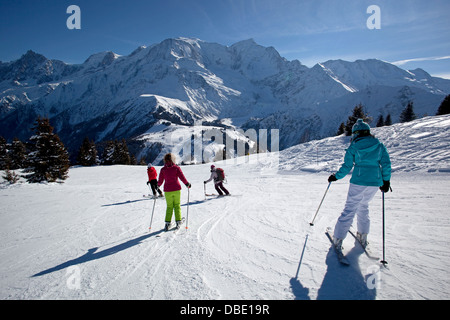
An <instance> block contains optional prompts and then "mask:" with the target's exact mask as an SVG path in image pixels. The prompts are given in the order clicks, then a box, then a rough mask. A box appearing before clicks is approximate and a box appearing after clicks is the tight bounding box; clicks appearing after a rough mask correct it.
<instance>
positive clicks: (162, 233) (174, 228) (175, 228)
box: [156, 218, 186, 238]
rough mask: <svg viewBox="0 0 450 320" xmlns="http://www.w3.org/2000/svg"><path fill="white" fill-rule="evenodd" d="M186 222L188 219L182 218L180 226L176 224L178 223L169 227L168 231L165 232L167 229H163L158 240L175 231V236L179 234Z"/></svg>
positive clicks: (172, 223)
mask: <svg viewBox="0 0 450 320" xmlns="http://www.w3.org/2000/svg"><path fill="white" fill-rule="evenodd" d="M185 221H186V218H182V219H181V223H180V224H179V225H177V224H176V222H171V223H170V225H169V228H168V229H167V230H165V228H163V229H162V230H161V231H162V232H161V233H160V234H158V235H157V236H156V237H157V238H161V237H162V236H163V235H164V234H166V233H168V232H171V231H173V232H174V233H175V234H176V233H178V230H180V229H181V225H182V224H184V222H185Z"/></svg>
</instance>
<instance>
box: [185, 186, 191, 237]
mask: <svg viewBox="0 0 450 320" xmlns="http://www.w3.org/2000/svg"><path fill="white" fill-rule="evenodd" d="M189 191H190V188H188V203H187V213H186V230H187V229H188V223H189Z"/></svg>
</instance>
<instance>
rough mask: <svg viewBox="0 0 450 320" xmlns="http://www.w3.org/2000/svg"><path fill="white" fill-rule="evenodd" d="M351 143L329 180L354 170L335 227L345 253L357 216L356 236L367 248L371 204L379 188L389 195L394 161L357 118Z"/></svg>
mask: <svg viewBox="0 0 450 320" xmlns="http://www.w3.org/2000/svg"><path fill="white" fill-rule="evenodd" d="M352 134H353V138H352V142H351V144H350V146H349V148H348V149H347V151H346V153H345V158H344V163H343V164H342V166H341V168H340V169H339V170H338V172H336V174H332V175H331V176H330V177H329V178H328V182H333V181H336V180H338V179H342V178H344V177H345V176H346V175H347V174H348V173H349V172H350V171H351V169H352V168H353V174H352V178H351V179H350V186H349V189H348V194H347V202H346V203H345V207H344V210H343V212H342V213H341V215H340V217H339V219H338V220H337V223H336V226H335V228H334V236H333V242H334V244H335V246H336V248H337V249H338V250H340V251H342V242H343V240H344V238H345V237H346V235H347V232H348V230H349V229H350V226H351V224H352V222H353V218H354V217H355V214H356V215H357V217H358V218H357V237H358V239H359V240H360V242H361V244H362V245H363V246H364V247H366V246H367V244H368V242H367V235H368V233H369V231H370V230H369V229H370V218H369V202H370V201H371V200H372V199H373V197H374V196H375V193H376V192H377V190H378V188H380V190H381V191H382V192H388V191H389V188H390V179H391V160H390V158H389V154H388V152H387V149H386V147H385V146H384V145H383V143H381V142H380V141H379V140H378V139H376V138H375V137H374V136H373V135H371V133H370V127H369V125H368V124H367V123H365V122H364V121H363V120H362V119H358V120H357V122H356V123H355V124H354V126H353V128H352Z"/></svg>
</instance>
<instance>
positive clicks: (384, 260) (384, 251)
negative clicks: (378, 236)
mask: <svg viewBox="0 0 450 320" xmlns="http://www.w3.org/2000/svg"><path fill="white" fill-rule="evenodd" d="M381 198H382V201H383V205H382V208H383V211H382V212H383V213H382V220H383V260H381V261H380V262H381V263H382V264H383V265H384V266H386V265H387V261H386V255H385V254H386V249H385V232H384V229H385V225H384V192H381Z"/></svg>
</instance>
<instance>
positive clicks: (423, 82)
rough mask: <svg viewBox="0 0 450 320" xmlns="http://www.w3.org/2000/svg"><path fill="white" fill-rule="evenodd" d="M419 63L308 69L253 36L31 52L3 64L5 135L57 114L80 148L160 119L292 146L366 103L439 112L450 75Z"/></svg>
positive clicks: (56, 121)
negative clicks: (65, 53) (269, 136)
mask: <svg viewBox="0 0 450 320" xmlns="http://www.w3.org/2000/svg"><path fill="white" fill-rule="evenodd" d="M414 71H415V72H416V73H417V75H416V74H414ZM414 71H406V70H403V69H400V68H399V67H397V66H394V65H392V64H389V63H386V62H383V61H380V60H376V59H369V60H356V61H355V62H348V61H343V60H329V61H326V62H323V63H319V64H316V65H315V66H313V67H312V68H308V67H306V66H304V65H302V64H301V62H300V61H298V60H293V61H288V60H286V59H285V58H283V57H282V56H281V55H280V54H279V53H278V51H277V50H276V49H275V48H273V47H264V46H261V45H259V44H257V43H256V42H255V41H254V40H253V39H248V40H243V41H239V42H237V43H235V44H233V45H231V46H224V45H221V44H218V43H212V42H205V41H202V40H200V39H194V38H171V39H166V40H164V41H162V42H160V43H158V44H153V45H150V46H140V47H138V48H137V49H135V50H134V51H133V52H132V53H130V54H129V55H126V56H119V55H117V54H115V53H114V52H111V51H105V52H100V53H96V54H93V55H91V56H90V57H88V58H87V59H86V60H85V61H84V62H83V63H82V64H76V65H70V64H66V63H64V62H62V61H59V60H50V59H47V58H45V57H44V56H43V55H40V54H37V53H35V52H33V51H31V50H30V51H28V52H27V53H26V54H24V55H23V56H22V57H21V58H20V59H18V60H16V61H12V62H7V63H4V62H1V63H0V128H1V129H0V135H3V136H5V137H6V138H7V139H12V138H13V137H15V136H17V137H19V138H21V139H27V138H28V137H29V135H30V129H29V128H30V127H31V124H32V122H33V121H34V120H35V118H36V117H37V116H38V115H44V116H49V117H50V119H51V121H52V123H53V125H54V126H55V130H56V131H57V132H58V134H60V136H61V138H62V139H63V141H64V142H65V143H66V144H67V145H68V146H69V149H71V151H72V152H73V151H75V150H76V149H77V148H78V147H79V145H80V143H81V140H82V139H83V138H84V137H85V136H89V137H90V138H91V139H94V140H95V141H97V142H101V141H104V140H107V139H115V138H127V139H135V140H136V139H137V140H139V137H140V136H141V135H142V134H144V133H146V132H148V131H149V130H151V128H152V127H153V126H154V125H158V123H159V121H161V120H162V121H165V123H167V124H172V125H175V126H193V125H194V124H195V123H196V122H199V121H203V122H204V123H205V124H206V125H207V124H214V125H222V126H223V125H225V126H227V127H228V128H234V129H237V128H242V129H249V128H254V129H258V128H265V129H279V130H280V148H281V149H284V148H287V147H290V146H292V145H295V144H298V143H299V142H305V141H309V140H311V139H317V138H322V137H325V136H329V135H332V134H333V133H334V132H335V131H336V129H337V127H338V125H339V123H340V122H343V121H345V120H346V118H347V116H348V115H349V114H350V112H351V110H352V109H353V107H354V106H355V105H356V104H358V103H362V104H363V105H365V106H366V112H368V113H369V114H370V115H371V116H372V117H373V118H375V117H377V116H378V114H383V115H384V116H385V115H386V114H387V113H391V115H392V118H393V121H394V122H397V121H398V116H399V114H400V112H401V110H402V109H403V108H404V107H405V106H406V104H407V102H408V101H409V100H411V101H416V103H415V111H416V114H418V116H419V117H421V116H423V115H426V114H431V113H433V114H434V112H435V111H436V110H437V107H438V106H439V103H440V102H441V101H442V100H443V98H444V96H445V94H448V93H450V80H445V79H440V78H436V77H432V76H430V75H429V74H428V73H427V72H426V71H424V70H421V69H420V70H419V69H416V70H414ZM139 141H140V140H139ZM142 150H143V147H142V146H141V147H138V148H137V150H136V152H141V153H142ZM143 156H145V155H143ZM156 156H157V155H155V154H152V155H148V158H149V159H148V160H149V161H151V160H152V158H156Z"/></svg>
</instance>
